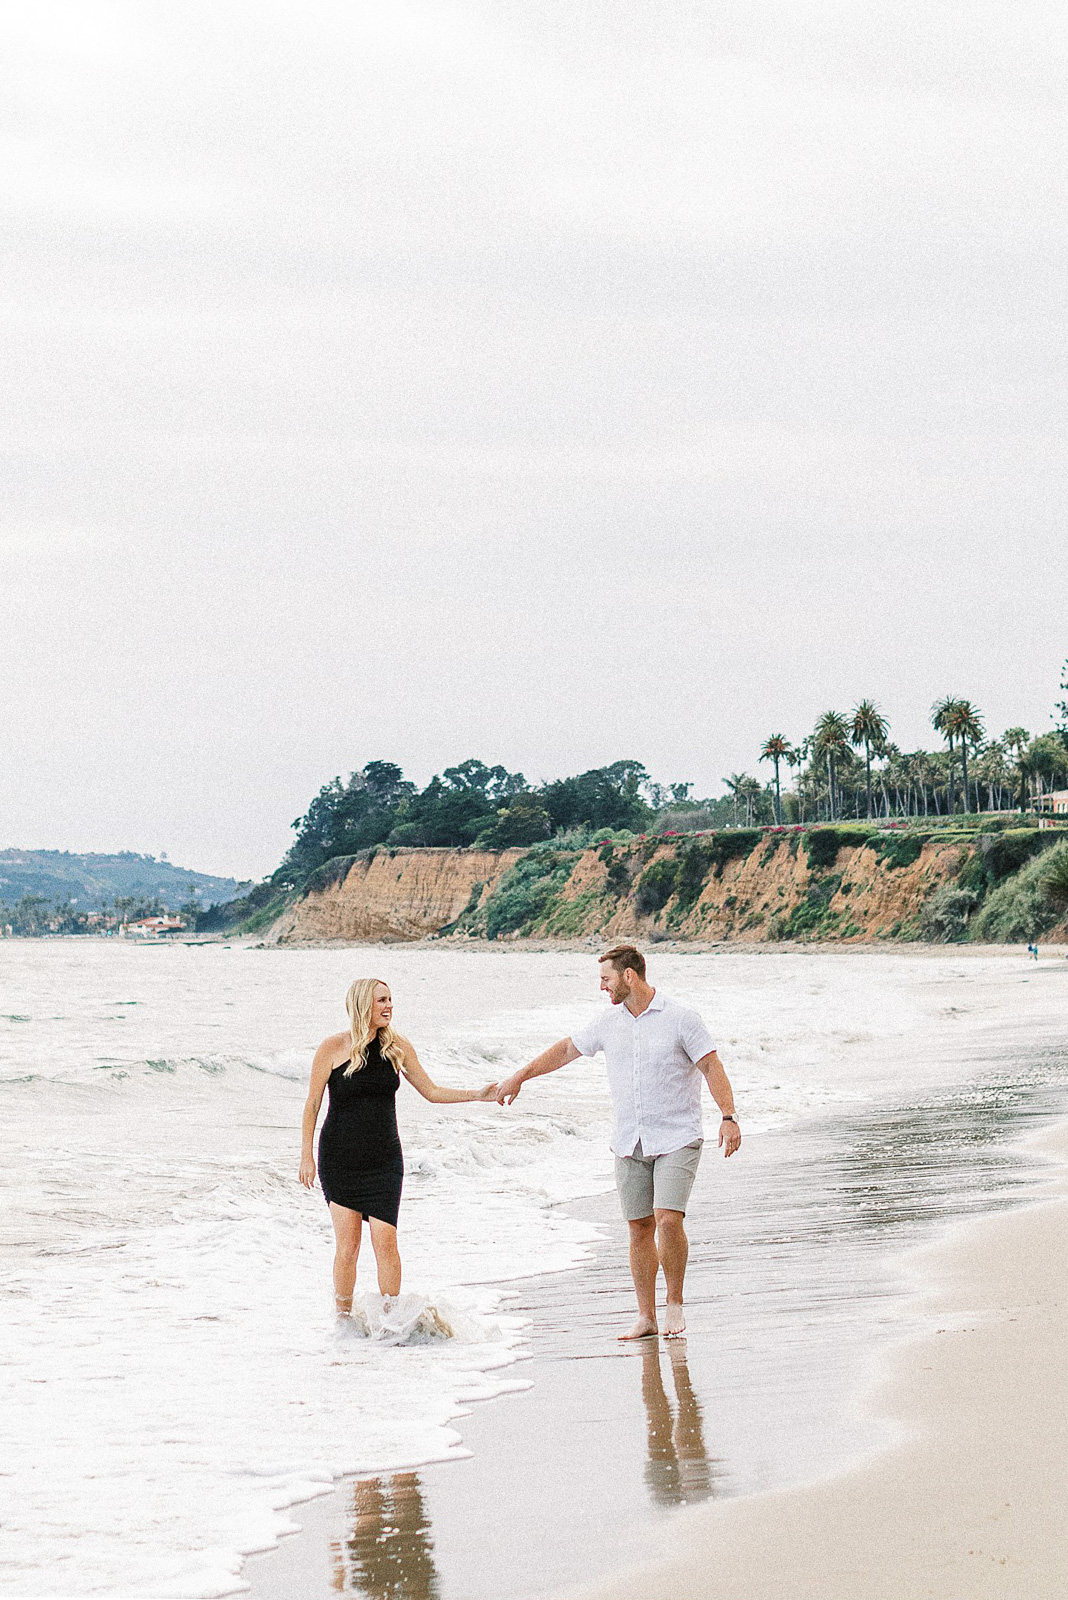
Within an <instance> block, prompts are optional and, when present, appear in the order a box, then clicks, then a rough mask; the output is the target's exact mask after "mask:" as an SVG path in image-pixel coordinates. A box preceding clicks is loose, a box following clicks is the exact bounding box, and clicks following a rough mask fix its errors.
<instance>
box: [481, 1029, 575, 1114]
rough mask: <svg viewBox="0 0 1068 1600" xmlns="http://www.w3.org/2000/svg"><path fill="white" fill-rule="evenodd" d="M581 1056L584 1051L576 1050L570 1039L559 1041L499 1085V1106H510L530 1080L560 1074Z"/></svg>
mask: <svg viewBox="0 0 1068 1600" xmlns="http://www.w3.org/2000/svg"><path fill="white" fill-rule="evenodd" d="M581 1054H582V1051H581V1050H576V1049H575V1046H574V1045H573V1044H572V1043H571V1040H570V1039H559V1040H557V1042H556V1044H554V1045H550V1046H549V1048H548V1050H543V1051H542V1053H541V1055H540V1056H535V1057H534V1060H533V1061H528V1062H527V1064H526V1066H525V1067H520V1069H519V1071H518V1072H513V1073H512V1076H511V1077H510V1078H505V1080H504V1082H503V1083H500V1084H498V1085H497V1104H498V1105H500V1106H510V1105H511V1103H512V1101H513V1100H514V1099H515V1097H516V1095H517V1094H518V1093H519V1091H520V1089H521V1088H522V1087H523V1085H524V1084H525V1083H526V1081H527V1079H528V1078H541V1077H543V1076H544V1075H545V1073H547V1072H559V1070H560V1068H561V1067H566V1066H567V1065H568V1063H569V1062H571V1061H577V1060H578V1058H579V1056H580V1055H581Z"/></svg>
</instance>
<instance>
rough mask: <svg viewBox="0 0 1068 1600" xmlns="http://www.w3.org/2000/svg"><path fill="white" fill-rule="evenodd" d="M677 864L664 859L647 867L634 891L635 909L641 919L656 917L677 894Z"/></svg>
mask: <svg viewBox="0 0 1068 1600" xmlns="http://www.w3.org/2000/svg"><path fill="white" fill-rule="evenodd" d="M675 870H676V869H675V862H674V861H672V860H670V859H668V858H664V859H662V860H660V861H654V862H653V864H652V866H650V867H646V869H645V871H644V872H643V873H642V875H641V877H640V878H639V879H638V887H637V888H636V889H635V891H634V909H635V911H636V912H637V913H638V915H639V917H652V916H656V915H657V914H658V913H659V912H661V911H663V909H664V907H665V906H666V905H667V903H668V901H669V900H670V899H671V896H672V895H673V894H674V893H675Z"/></svg>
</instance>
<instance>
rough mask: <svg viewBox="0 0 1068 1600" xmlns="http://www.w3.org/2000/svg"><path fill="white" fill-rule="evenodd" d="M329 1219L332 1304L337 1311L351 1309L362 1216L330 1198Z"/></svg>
mask: <svg viewBox="0 0 1068 1600" xmlns="http://www.w3.org/2000/svg"><path fill="white" fill-rule="evenodd" d="M330 1220H331V1222H332V1223H333V1224H334V1304H335V1305H336V1306H337V1309H338V1310H339V1311H351V1310H352V1291H353V1290H354V1289H355V1287H356V1258H357V1256H358V1255H359V1253H360V1239H361V1237H362V1235H363V1217H362V1216H361V1215H360V1213H359V1212H358V1211H350V1210H349V1209H348V1207H347V1206H339V1205H335V1204H334V1202H333V1200H331V1202H330Z"/></svg>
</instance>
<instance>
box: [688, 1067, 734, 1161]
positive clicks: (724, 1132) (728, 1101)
mask: <svg viewBox="0 0 1068 1600" xmlns="http://www.w3.org/2000/svg"><path fill="white" fill-rule="evenodd" d="M696 1066H697V1070H698V1072H699V1073H700V1074H701V1076H702V1077H703V1078H704V1080H705V1082H706V1083H707V1084H708V1087H709V1091H710V1093H711V1095H712V1098H713V1100H714V1101H715V1102H716V1104H717V1106H718V1107H719V1109H720V1114H721V1115H722V1116H723V1117H725V1118H726V1117H733V1116H734V1090H733V1089H732V1088H731V1083H730V1079H729V1078H728V1077H727V1074H726V1073H725V1072H724V1070H723V1062H722V1061H721V1060H720V1059H719V1056H718V1055H717V1054H716V1052H715V1051H714V1050H710V1051H709V1052H708V1054H707V1055H706V1056H702V1057H701V1059H700V1061H698V1062H697V1063H696ZM719 1142H720V1145H721V1146H723V1145H725V1146H726V1148H725V1149H724V1151H723V1154H724V1155H725V1156H732V1155H733V1154H734V1152H735V1151H736V1150H737V1148H738V1146H739V1145H740V1144H741V1142H742V1131H741V1129H740V1128H739V1126H738V1124H737V1123H736V1122H727V1121H724V1122H721V1123H720V1125H719Z"/></svg>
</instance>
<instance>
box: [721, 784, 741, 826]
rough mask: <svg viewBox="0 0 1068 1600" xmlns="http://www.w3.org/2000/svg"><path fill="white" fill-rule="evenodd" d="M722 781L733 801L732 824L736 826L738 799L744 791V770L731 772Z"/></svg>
mask: <svg viewBox="0 0 1068 1600" xmlns="http://www.w3.org/2000/svg"><path fill="white" fill-rule="evenodd" d="M723 781H724V783H725V784H726V785H727V788H728V789H729V790H730V792H731V799H732V800H733V801H734V826H735V827H737V826H738V801H739V800H740V799H741V797H742V795H744V793H745V784H746V776H745V773H744V772H732V773H731V775H730V777H729V778H724V780H723Z"/></svg>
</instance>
